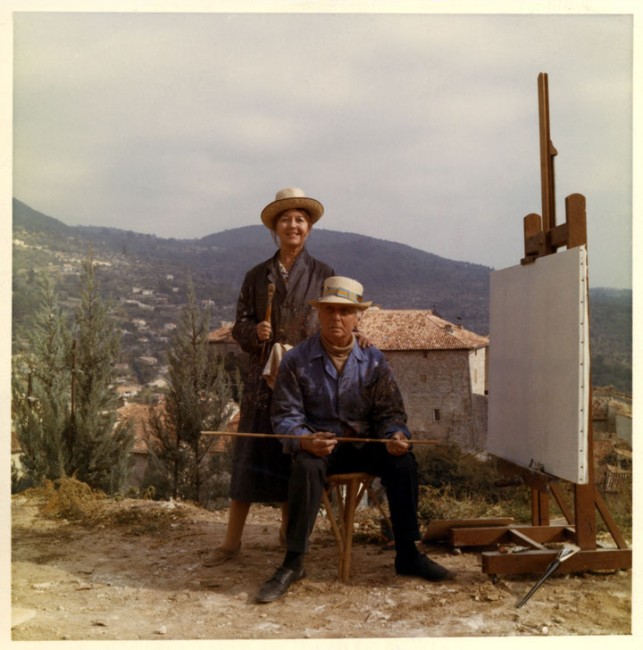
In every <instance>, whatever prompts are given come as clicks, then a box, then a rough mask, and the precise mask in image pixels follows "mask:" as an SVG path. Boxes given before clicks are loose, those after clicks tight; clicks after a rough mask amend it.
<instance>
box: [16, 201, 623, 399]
mask: <svg viewBox="0 0 643 650" xmlns="http://www.w3.org/2000/svg"><path fill="white" fill-rule="evenodd" d="M13 207H14V213H13V232H14V240H19V242H20V244H15V245H14V259H13V264H14V267H13V269H14V282H13V286H14V294H13V301H14V304H13V307H14V339H15V337H16V335H18V336H19V333H20V330H21V328H22V327H23V326H24V325H26V324H27V323H28V322H29V319H30V317H31V315H32V314H33V311H34V309H35V294H34V291H33V277H34V274H35V273H37V272H39V271H43V270H48V271H53V272H55V273H56V274H57V277H58V284H59V290H60V291H61V296H62V297H63V299H65V300H69V301H71V302H72V303H73V299H74V296H77V283H78V276H77V271H78V263H79V260H80V259H82V258H84V257H85V256H86V255H87V252H88V250H90V248H91V249H92V250H93V254H94V256H95V257H96V258H97V259H99V260H101V261H103V262H105V264H104V265H103V266H102V267H101V269H100V280H101V286H102V288H103V290H104V292H105V295H106V297H107V298H109V299H111V300H112V301H114V303H116V304H118V305H119V306H120V310H119V311H118V314H119V315H120V317H121V318H122V319H123V320H124V321H126V322H127V323H128V324H127V325H126V327H125V329H127V328H129V329H130V330H131V329H132V327H131V320H132V319H133V318H137V317H138V318H139V319H140V318H144V319H145V320H146V321H148V322H150V323H152V324H153V325H154V327H155V328H161V329H162V328H163V327H164V326H165V325H167V324H168V323H171V322H175V320H174V321H172V319H175V317H176V312H177V309H178V307H179V306H180V305H181V304H182V302H183V295H184V289H185V286H186V282H187V277H188V274H189V275H191V277H192V279H193V282H194V285H195V289H196V292H197V297H198V298H200V299H203V300H209V301H212V302H213V326H217V325H218V323H219V322H220V321H230V320H233V319H234V311H235V303H236V297H237V294H238V291H239V287H240V285H241V282H242V280H243V276H244V274H245V272H246V271H247V270H248V269H249V268H250V267H251V266H253V265H254V264H256V263H258V262H260V261H262V260H264V259H266V258H268V257H270V256H271V255H272V254H273V253H274V251H275V244H274V243H273V241H272V240H271V238H270V235H269V233H268V232H267V231H266V229H265V228H264V227H263V226H261V225H257V226H246V227H242V228H235V229H231V230H226V231H223V232H220V233H213V234H211V235H208V236H206V237H203V238H201V239H163V238H160V237H156V236H154V235H145V234H140V233H135V232H132V231H124V230H119V229H115V228H108V227H88V226H73V227H72V226H68V225H66V224H64V223H63V222H62V221H60V220H58V219H54V218H52V217H50V216H47V215H44V214H42V213H39V212H37V211H35V210H33V209H31V208H30V207H29V206H27V205H25V204H24V203H22V202H20V201H18V200H16V199H14V203H13ZM308 248H309V250H310V252H311V254H312V255H314V256H315V257H318V258H319V259H322V260H324V261H325V262H326V263H328V264H330V265H331V266H332V267H333V268H334V269H335V272H336V273H338V274H341V275H348V276H351V277H355V278H358V279H359V280H360V281H361V282H363V284H364V285H365V287H366V292H367V295H368V298H369V299H372V300H373V301H374V302H375V303H376V304H378V305H380V306H381V307H383V308H388V309H433V310H434V311H436V312H437V313H438V314H439V315H440V316H442V317H443V318H445V319H447V320H449V321H452V322H454V323H457V324H460V325H463V326H464V327H465V328H467V329H469V330H471V331H474V332H476V333H478V334H487V333H488V322H489V274H490V272H491V269H490V268H488V267H485V266H481V265H478V264H470V263H467V262H459V261H453V260H448V259H445V258H442V257H439V256H437V255H434V254H431V253H427V252H425V251H421V250H418V249H415V248H412V247H410V246H406V245H403V244H398V243H394V242H389V241H385V240H380V239H375V238H373V237H367V236H364V235H359V234H356V233H346V232H336V231H331V230H322V229H315V230H314V231H313V233H312V235H311V237H310V240H309V245H308ZM137 289H138V293H136V294H135V293H134V292H135V291H136V290H137ZM143 290H145V291H146V293H147V294H148V296H149V298H147V299H145V300H143V299H142V298H141V292H142V291H143ZM590 295H591V315H590V318H591V326H590V327H591V336H592V340H591V344H592V362H593V373H594V383H595V385H613V386H615V387H616V388H617V389H618V390H621V391H624V392H628V393H629V392H631V358H632V292H631V291H624V290H614V289H592V290H591V294H590ZM132 298H136V299H137V300H138V303H139V307H138V308H137V307H136V305H134V306H132V305H128V306H127V308H125V306H124V305H125V301H127V300H128V299H132ZM146 307H147V308H148V309H146ZM148 338H149V341H148V347H149V345H154V338H153V337H152V338H150V337H148ZM159 338H160V339H164V338H165V337H164V336H160V337H159ZM150 341H151V343H150ZM157 343H159V342H158V341H157ZM160 343H163V341H162V340H161V341H160ZM156 347H158V346H156ZM140 352H141V351H140V346H139V348H138V349H137V350H136V352H135V353H140ZM135 353H134V352H133V353H132V354H135ZM144 353H145V354H150V353H158V351H155V350H152V351H151V352H150V350H144Z"/></svg>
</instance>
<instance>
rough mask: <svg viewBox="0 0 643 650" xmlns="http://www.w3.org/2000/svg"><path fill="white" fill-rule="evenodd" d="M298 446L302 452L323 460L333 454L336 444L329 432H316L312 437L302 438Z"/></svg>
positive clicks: (334, 438) (332, 434)
mask: <svg viewBox="0 0 643 650" xmlns="http://www.w3.org/2000/svg"><path fill="white" fill-rule="evenodd" d="M299 444H300V447H301V448H302V450H303V451H307V452H308V453H309V454H313V455H315V456H319V457H320V458H323V457H324V456H328V455H329V454H331V453H332V452H333V449H335V445H336V444H337V437H336V436H335V434H334V433H331V432H330V431H318V432H317V433H314V434H313V435H312V437H308V436H306V437H305V438H302V440H301V441H300V443H299Z"/></svg>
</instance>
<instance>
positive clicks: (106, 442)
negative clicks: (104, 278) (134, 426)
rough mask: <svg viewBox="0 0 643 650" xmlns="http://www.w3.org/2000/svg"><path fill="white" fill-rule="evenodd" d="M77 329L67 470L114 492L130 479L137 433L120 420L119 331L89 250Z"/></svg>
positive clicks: (105, 489) (93, 484)
mask: <svg viewBox="0 0 643 650" xmlns="http://www.w3.org/2000/svg"><path fill="white" fill-rule="evenodd" d="M74 335H75V340H74V345H73V354H72V360H71V372H72V396H71V418H70V427H69V430H68V439H67V442H68V448H69V450H70V465H69V470H68V473H69V474H70V475H75V476H76V477H77V478H78V479H79V480H81V481H84V482H85V483H87V484H89V485H91V486H92V487H94V488H100V489H102V490H104V491H106V492H107V493H109V494H113V493H115V492H118V491H120V490H122V489H123V487H124V484H125V481H126V479H127V475H128V471H129V466H130V456H131V451H132V447H133V445H134V436H133V433H132V432H131V431H130V429H129V428H128V426H127V425H125V424H122V423H120V424H117V423H116V401H115V392H114V390H113V386H112V382H113V379H114V363H115V361H116V359H117V357H118V351H119V339H118V331H117V329H116V327H115V324H114V322H113V320H112V319H111V318H110V315H109V312H108V308H107V305H106V304H105V303H104V301H103V300H102V298H101V296H100V293H99V290H98V283H97V279H96V269H95V265H94V261H93V259H92V256H91V254H90V255H89V257H88V258H87V259H86V260H85V261H84V262H83V275H82V288H81V303H80V307H79V308H78V310H77V313H76V328H75V332H74Z"/></svg>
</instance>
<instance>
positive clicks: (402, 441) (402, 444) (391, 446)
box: [386, 431, 411, 456]
mask: <svg viewBox="0 0 643 650" xmlns="http://www.w3.org/2000/svg"><path fill="white" fill-rule="evenodd" d="M410 447H411V443H410V441H409V439H408V438H407V437H406V436H405V435H404V434H403V433H402V432H401V431H396V432H395V433H394V434H393V435H392V436H391V437H390V438H389V441H388V442H387V443H386V451H388V453H389V454H391V456H403V455H404V454H405V453H406V452H407V451H408V450H409V448H410Z"/></svg>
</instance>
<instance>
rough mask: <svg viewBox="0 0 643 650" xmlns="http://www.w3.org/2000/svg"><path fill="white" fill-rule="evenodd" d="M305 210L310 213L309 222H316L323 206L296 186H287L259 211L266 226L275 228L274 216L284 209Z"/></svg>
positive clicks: (322, 211) (271, 228)
mask: <svg viewBox="0 0 643 650" xmlns="http://www.w3.org/2000/svg"><path fill="white" fill-rule="evenodd" d="M294 209H300V210H306V212H308V214H309V215H310V223H311V224H313V223H316V222H317V221H319V219H320V218H321V216H322V214H324V206H323V205H322V204H321V203H320V202H319V201H317V200H316V199H311V198H310V197H308V196H306V195H305V194H304V190H300V189H299V188H298V187H287V188H285V189H283V190H279V191H278V192H277V195H276V196H275V200H274V201H273V202H272V203H269V204H268V205H267V206H266V207H265V208H264V209H263V210H262V212H261V221H263V225H264V226H266V228H270V230H274V229H275V217H276V216H277V215H279V214H281V213H282V212H285V211H286V210H294Z"/></svg>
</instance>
